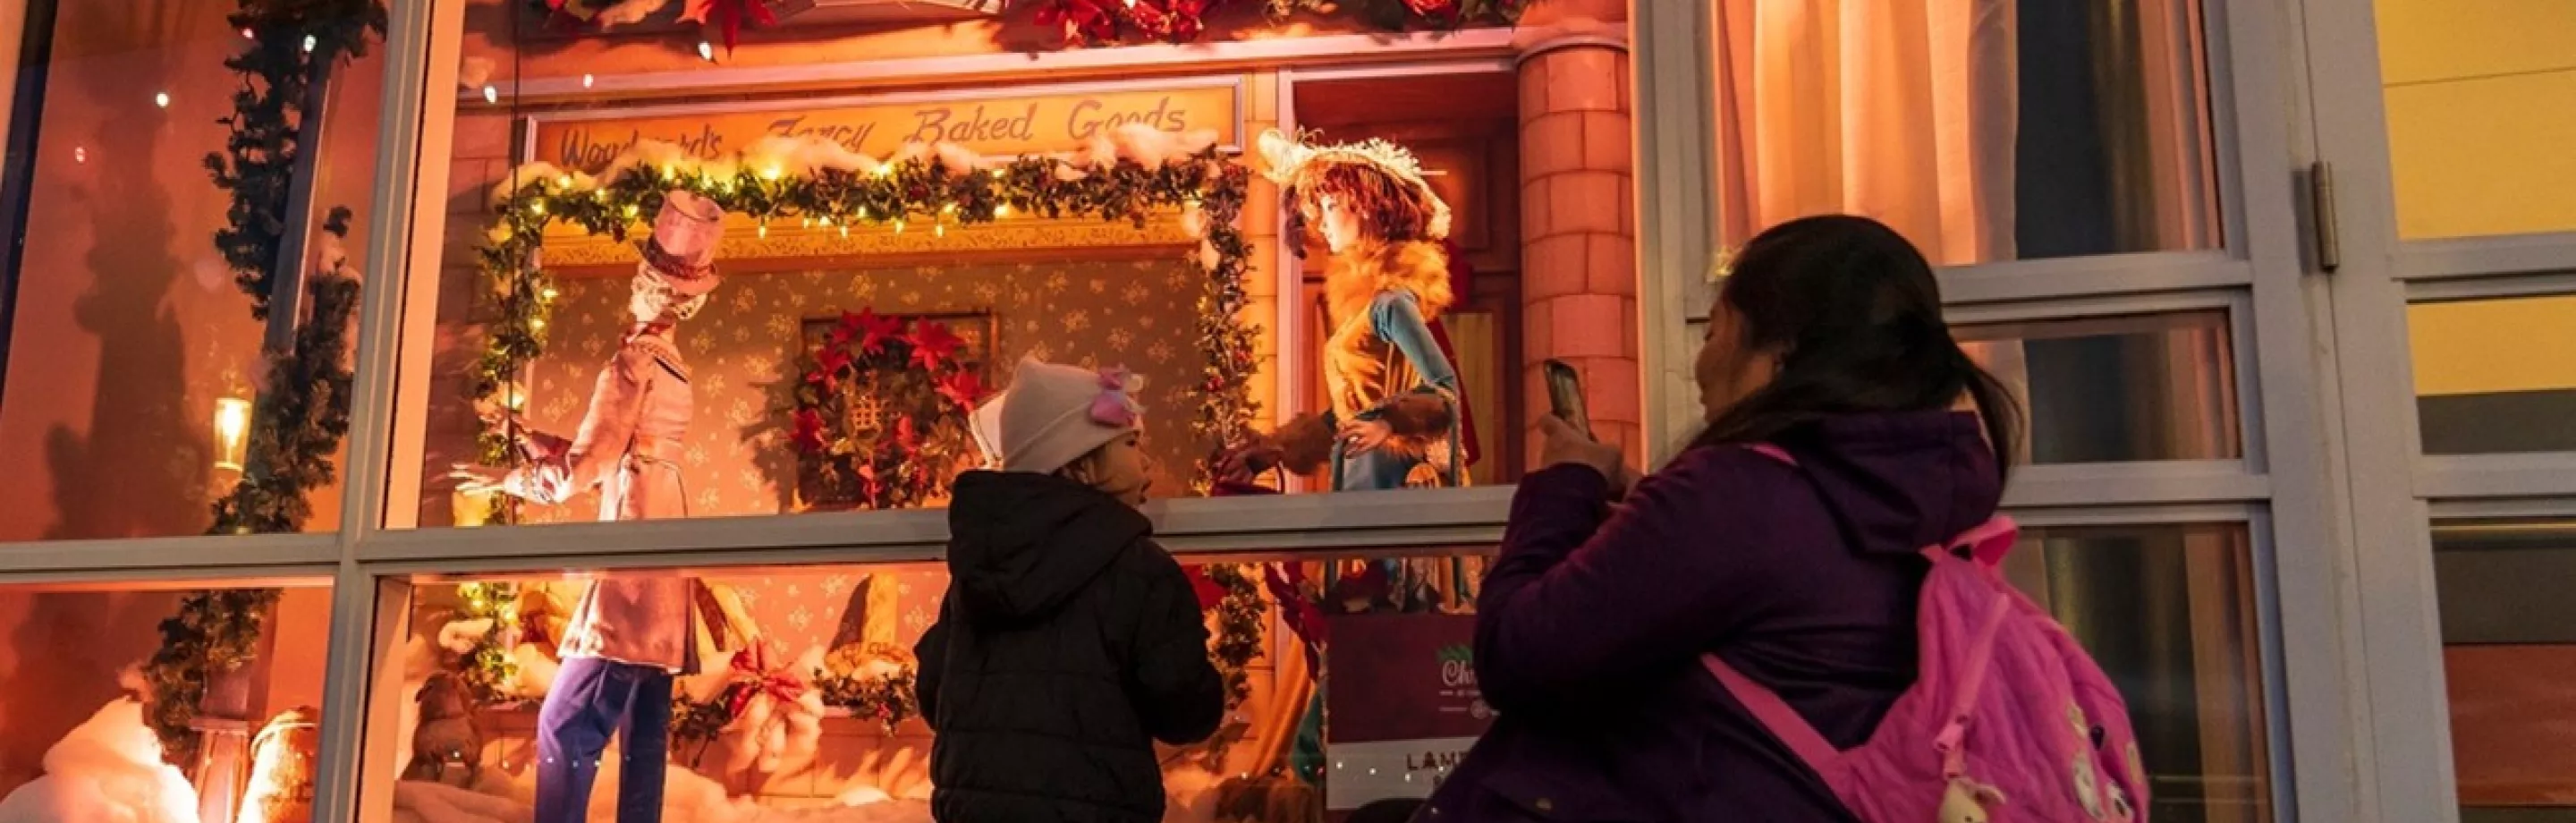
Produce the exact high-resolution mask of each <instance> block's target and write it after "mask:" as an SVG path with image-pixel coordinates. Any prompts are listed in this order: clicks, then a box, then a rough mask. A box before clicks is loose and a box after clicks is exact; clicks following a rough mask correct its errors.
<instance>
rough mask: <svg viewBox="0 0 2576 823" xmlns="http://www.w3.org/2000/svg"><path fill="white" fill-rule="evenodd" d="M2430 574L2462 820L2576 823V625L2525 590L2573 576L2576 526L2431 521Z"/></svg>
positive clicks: (2558, 602)
mask: <svg viewBox="0 0 2576 823" xmlns="http://www.w3.org/2000/svg"><path fill="white" fill-rule="evenodd" d="M2433 572H2434V578H2433V579H2434V585H2435V589H2436V592H2437V593H2438V595H2439V597H2440V598H2441V610H2442V665H2443V673H2444V675H2445V676H2446V677H2447V678H2448V679H2449V680H2450V693H2451V694H2450V697H2451V764H2452V770H2453V772H2454V773H2455V774H2456V776H2457V778H2458V780H2459V792H2460V819H2461V820H2463V821H2474V822H2475V823H2547V822H2552V821H2565V820H2576V781H2571V780H2570V778H2569V775H2576V763H2571V762H2569V752H2571V751H2576V745H2571V743H2576V741H2571V740H2570V739H2569V734H2568V731H2567V730H2568V726H2567V724H2566V722H2565V720H2564V719H2565V718H2567V717H2569V716H2571V714H2576V702H2571V701H2570V700H2569V698H2568V693H2567V686H2566V684H2567V682H2568V677H2569V676H2570V674H2571V673H2572V672H2576V632H2570V630H2569V627H2570V626H2576V622H2570V620H2569V619H2568V618H2569V617H2570V615H2569V614H2568V606H2567V602H2566V601H2567V598H2564V597H2559V596H2556V593H2555V592H2554V591H2553V590H2554V588H2555V587H2554V586H2549V585H2533V583H2534V581H2556V580H2565V579H2567V578H2568V575H2570V574H2576V523H2569V522H2565V521H2453V522H2444V523H2437V524H2435V525H2434V527H2433Z"/></svg>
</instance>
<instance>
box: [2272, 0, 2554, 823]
mask: <svg viewBox="0 0 2576 823" xmlns="http://www.w3.org/2000/svg"><path fill="white" fill-rule="evenodd" d="M2301 5H2302V9H2301V10H2302V12H2303V15H2304V28H2305V33H2306V38H2305V44H2306V50H2307V65H2306V71H2307V73H2308V78H2309V82H2310V86H2311V90H2310V97H2311V100H2310V102H2311V105H2310V111H2311V114H2312V116H2313V121H2312V125H2313V131H2314V138H2313V145H2314V151H2315V155H2316V156H2317V157H2318V158H2319V159H2322V160H2325V161H2327V162H2329V163H2330V164H2331V165H2332V169H2333V181H2334V198H2333V208H2334V213H2335V216H2336V218H2337V220H2336V223H2337V234H2338V235H2339V236H2340V239H2341V243H2340V250H2341V258H2342V264H2343V265H2342V267H2341V269H2340V270H2339V271H2338V272H2336V273H2335V274H2334V275H2333V276H2332V281H2333V288H2332V299H2331V300H2330V301H2329V303H2328V304H2327V305H2325V306H2323V307H2321V308H2322V309H2324V310H2325V311H2327V312H2328V313H2330V315H2331V318H2332V324H2333V337H2334V345H2333V347H2332V349H2331V351H2332V353H2333V357H2334V361H2335V363H2336V364H2337V365H2338V366H2339V370H2340V372H2341V375H2342V377H2343V387H2342V393H2341V398H2340V404H2339V407H2340V408H2339V413H2340V415H2341V419H2342V425H2343V428H2344V431H2345V437H2344V438H2343V443H2344V445H2345V449H2344V458H2343V459H2344V460H2345V461H2346V465H2347V466H2348V467H2349V468H2348V471H2347V472H2346V476H2347V477H2348V479H2349V494H2350V495H2351V507H2350V508H2351V525H2352V530H2353V533H2354V534H2355V535H2358V536H2359V537H2358V540H2357V541H2356V545H2355V551H2354V555H2355V564H2354V567H2353V573H2354V575H2355V578H2356V585H2357V586H2358V589H2359V591H2360V592H2362V593H2363V594H2362V599H2361V603H2362V604H2363V609H2362V611H2361V615H2360V616H2361V620H2360V624H2359V634H2358V636H2357V638H2356V640H2357V647H2358V648H2359V649H2362V650H2364V651H2365V652H2366V654H2365V655H2364V661H2363V662H2364V677H2365V683H2366V685H2365V689H2366V692H2367V700H2368V706H2369V708H2370V710H2371V711H2370V714H2371V716H2372V718H2373V719H2372V722H2371V725H2370V727H2369V734H2368V736H2366V737H2363V738H2361V741H2360V742H2362V743H2365V744H2366V745H2367V746H2368V750H2369V751H2367V752H2364V753H2363V769H2362V772H2361V773H2362V775H2363V777H2364V778H2366V780H2365V783H2364V785H2366V786H2368V787H2370V788H2371V789H2372V790H2373V792H2374V794H2375V803H2376V805H2377V806H2378V809H2379V818H2378V819H2381V820H2388V821H2432V822H2434V823H2450V821H2457V820H2458V819H2459V794H2458V788H2457V782H2456V781H2457V777H2456V775H2455V774H2454V772H2453V766H2452V758H2451V756H2450V751H2451V748H2450V742H2451V738H2450V701H2449V695H2448V689H2447V683H2446V681H2445V679H2444V674H2443V658H2442V634H2441V625H2440V612H2439V602H2438V597H2437V593H2436V589H2435V585H2434V584H2435V580H2434V576H2433V551H2432V550H2433V545H2432V535H2431V525H2432V518H2433V517H2435V516H2442V517H2461V516H2514V517H2522V516H2553V513H2554V516H2565V514H2566V513H2567V512H2570V511H2576V505H2571V501H2570V500H2569V498H2576V482H2570V481H2569V480H2568V478H2571V477H2576V454H2567V453H2559V454H2518V455H2496V456H2474V457H2432V458H2427V457H2425V456H2424V455H2423V454H2422V449H2421V443H2422V440H2421V436H2420V434H2419V432H2420V429H2419V421H2418V419H2417V414H2416V405H2415V403H2416V396H2415V390H2414V386H2415V383H2414V376H2413V365H2414V362H2413V357H2412V356H2411V351H2410V346H2409V342H2408V337H2407V326H2406V306H2407V303H2408V302H2409V301H2410V300H2428V299H2461V298H2469V297H2506V296H2516V295H2524V294H2541V293H2570V292H2576V280H2571V278H2570V277H2569V276H2568V275H2566V274H2563V272H2569V271H2576V232H2562V233H2555V234H2540V235H2519V236H2502V237H2489V238H2462V239H2445V240H2422V241H2407V240H2404V239H2402V238H2401V237H2400V235H2399V234H2398V224H2397V213H2396V193H2395V186H2394V174H2393V169H2392V167H2391V157H2392V155H2391V152H2390V147H2389V137H2388V119H2387V107H2386V105H2385V98H2384V96H2383V95H2384V91H2383V88H2382V79H2381V75H2380V64H2379V63H2380V61H2379V48H2378V44H2379V36H2378V26H2377V20H2376V14H2375V12H2376V8H2375V6H2374V4H2373V2H2372V0H2302V3H2301ZM2553 273H2559V274H2553ZM2552 497H2555V498H2558V499H2556V500H2552V499H2549V498H2552ZM2372 752H2375V753H2376V756H2375V757H2374V756H2372V754H2371V753H2372Z"/></svg>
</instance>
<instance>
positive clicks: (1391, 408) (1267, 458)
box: [1226, 131, 1467, 491]
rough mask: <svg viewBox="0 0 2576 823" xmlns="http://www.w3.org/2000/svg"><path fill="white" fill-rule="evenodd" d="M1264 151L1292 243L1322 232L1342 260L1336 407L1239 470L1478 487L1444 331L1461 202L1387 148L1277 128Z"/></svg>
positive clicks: (1331, 336) (1389, 484)
mask: <svg viewBox="0 0 2576 823" xmlns="http://www.w3.org/2000/svg"><path fill="white" fill-rule="evenodd" d="M1260 148H1261V153H1262V156H1263V158H1264V159H1265V160H1267V161H1268V166H1269V168H1268V170H1267V174H1268V175H1269V177H1270V178H1271V179H1272V180H1274V181H1277V182H1278V183H1279V185H1280V188H1281V190H1282V195H1283V197H1284V198H1285V200H1286V204H1285V205H1286V208H1287V211H1288V214H1289V215H1290V217H1289V229H1290V236H1292V237H1302V236H1304V234H1305V231H1306V228H1307V227H1308V226H1312V227H1314V228H1316V229H1317V230H1319V231H1320V232H1321V233H1322V234H1323V236H1324V242H1325V245H1326V246H1327V247H1329V248H1330V249H1331V250H1332V255H1333V259H1332V262H1331V264H1330V265H1329V267H1327V269H1326V274H1325V277H1324V292H1325V310H1326V315H1327V316H1326V323H1327V329H1328V330H1327V332H1326V337H1325V342H1324V348H1323V362H1322V366H1323V371H1324V386H1325V392H1326V394H1327V395H1329V397H1328V400H1330V402H1331V405H1330V407H1329V409H1328V410H1327V411H1326V412H1325V413H1324V414H1322V415H1311V416H1305V417H1300V418H1298V419H1295V420H1291V421H1289V423H1288V424H1287V425H1284V426H1281V427H1280V429H1279V431H1278V433H1276V434H1274V435H1272V436H1271V437H1268V438H1265V439H1263V440H1262V441H1260V442H1256V443H1254V444H1251V445H1250V446H1248V447H1246V448H1244V449H1242V450H1241V451H1239V452H1238V453H1237V454H1236V455H1235V457H1234V458H1233V459H1230V460H1228V461H1227V463H1228V465H1227V467H1226V468H1227V469H1229V470H1230V473H1232V474H1235V475H1238V476H1240V475H1245V474H1257V473H1259V472H1261V471H1264V470H1267V468H1268V467H1270V466H1273V465H1282V466H1285V467H1286V468H1287V469H1288V470H1289V471H1293V472H1297V473H1299V474H1305V473H1308V472H1312V471H1315V470H1317V469H1319V468H1323V467H1325V466H1326V465H1327V464H1329V465H1330V468H1331V477H1332V485H1333V488H1334V489H1335V490H1337V491H1367V490H1377V489H1395V488H1407V487H1422V486H1460V485H1465V484H1466V482H1467V474H1466V451H1465V442H1464V440H1463V435H1462V432H1461V429H1460V422H1461V420H1462V419H1463V417H1464V406H1463V403H1464V401H1463V399H1462V397H1461V395H1460V392H1459V387H1458V372H1457V369H1456V367H1455V366H1454V365H1453V364H1452V363H1451V362H1450V359H1449V356H1448V354H1447V353H1446V352H1445V351H1443V350H1442V348H1441V346H1440V344H1439V341H1438V339H1437V338H1436V336H1435V335H1434V333H1433V331H1432V323H1433V322H1434V321H1435V320H1436V319H1437V318H1438V317H1439V316H1440V314H1441V312H1443V311H1446V310H1448V308H1449V307H1450V306H1451V305H1452V304H1454V303H1455V302H1456V300H1457V295H1456V294H1454V293H1453V292H1452V290H1451V286H1450V274H1449V253H1448V251H1447V250H1446V248H1444V247H1443V245H1442V243H1441V241H1442V240H1444V239H1445V238H1447V237H1448V236H1449V205H1448V204H1447V203H1444V202H1442V201H1441V199H1440V197H1439V195H1437V194H1434V193H1432V191H1431V186H1430V184H1428V183H1426V182H1424V180H1423V179H1422V169H1421V167H1420V165H1419V164H1418V163H1416V162H1415V160H1414V158H1413V154H1412V153H1411V152H1408V151H1405V150H1404V149H1403V148H1401V147H1398V146H1396V145H1394V144H1391V143H1387V142H1385V141H1382V140H1371V141H1368V142H1364V143H1356V144H1348V145H1337V146H1317V145H1312V144H1308V143H1305V142H1302V141H1298V140H1292V139H1290V138H1288V137H1286V136H1284V135H1281V134H1280V133H1278V132H1275V131H1274V132H1269V133H1266V134H1263V135H1262V136H1261V145H1260ZM1300 248H1302V246H1300Z"/></svg>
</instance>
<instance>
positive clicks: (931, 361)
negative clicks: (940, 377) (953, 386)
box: [912, 323, 966, 372]
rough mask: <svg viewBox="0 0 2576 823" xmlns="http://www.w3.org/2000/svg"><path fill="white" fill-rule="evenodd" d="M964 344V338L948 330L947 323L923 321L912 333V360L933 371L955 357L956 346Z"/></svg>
mask: <svg viewBox="0 0 2576 823" xmlns="http://www.w3.org/2000/svg"><path fill="white" fill-rule="evenodd" d="M964 345H966V340H965V339H964V338H961V337H958V336H957V335H954V334H950V333H949V332H948V324H946V323H923V324H921V330H920V331H917V332H914V333H913V335H912V362H913V363H915V364H917V365H919V366H921V367H922V368H924V369H928V370H930V371H934V372H935V371H938V370H939V367H940V366H943V365H946V364H947V363H948V361H949V360H950V359H953V358H955V357H956V356H957V349H958V347H960V346H964Z"/></svg>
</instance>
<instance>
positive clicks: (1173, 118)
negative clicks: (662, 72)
mask: <svg viewBox="0 0 2576 823" xmlns="http://www.w3.org/2000/svg"><path fill="white" fill-rule="evenodd" d="M1236 90H1237V89H1236V86H1234V85H1232V84H1227V85H1221V86H1201V87H1194V88H1179V89H1158V90H1143V91H1104V92H1085V93H1060V94H1046V95H1025V96H1008V97H989V98H980V99H939V100H922V101H911V102H884V101H860V102H854V103H848V104H843V105H824V106H814V107H801V108H793V109H761V110H747V109H741V108H716V107H711V108H709V109H705V110H700V111H693V112H676V113H674V112H670V110H667V109H665V110H660V111H646V112H637V113H635V114H634V115H633V116H626V117H610V118H587V117H585V118H584V119H540V120H538V121H537V123H536V124H535V134H534V135H533V136H532V137H533V140H532V141H531V142H532V143H533V144H534V145H533V146H532V148H533V149H534V151H535V153H534V156H533V157H532V158H531V159H535V160H543V161H546V162H550V163H554V164H556V165H558V166H562V167H564V168H567V169H579V170H582V171H593V172H595V171H598V170H600V169H601V168H603V167H605V166H607V165H608V163H609V161H610V160H611V159H614V158H615V157H616V156H617V155H618V153H620V152H623V151H625V150H626V149H627V147H629V146H633V145H635V144H636V143H637V142H638V141H642V140H660V141H664V142H669V143H676V144H678V145H679V146H680V147H681V148H682V149H683V150H686V151H688V152H690V153H692V154H694V155H696V156H697V157H698V158H699V159H701V160H721V159H724V158H727V157H731V156H733V155H734V154H735V153H737V152H741V151H743V150H744V149H746V148H749V147H750V146H751V144H753V143H757V142H760V140H761V139H762V138H766V137H772V136H783V137H798V136H804V135H816V136H821V137H826V138H830V139H831V140H833V141H835V142H838V143H840V144H841V145H842V146H844V147H846V148H848V149H849V150H851V151H854V152H858V153H860V154H864V155H867V156H869V157H883V156H885V155H887V154H890V153H892V152H893V151H894V150H895V149H896V148H898V147H901V146H902V145H903V144H904V143H905V142H907V141H913V140H918V141H922V142H925V143H935V142H946V143H955V144H958V145H961V146H964V147H966V148H969V149H973V150H975V151H977V152H981V153H984V154H1024V153H1030V152H1044V151H1062V150H1067V149H1072V148H1076V147H1079V146H1082V145H1084V144H1086V143H1089V142H1090V141H1091V140H1092V139H1093V138H1095V137H1100V136H1105V135H1107V134H1109V133H1110V132H1111V131H1114V130H1116V129H1118V128H1119V127H1121V126H1125V125H1127V124H1130V123H1143V124H1145V125H1149V126H1153V127H1155V128H1158V129H1162V130H1164V131H1170V132H1184V131H1190V130H1194V129H1214V130H1216V133H1217V142H1219V143H1220V144H1224V145H1239V144H1240V142H1241V141H1240V137H1241V135H1240V134H1238V131H1239V124H1240V122H1241V120H1242V116H1241V112H1240V111H1239V110H1238V107H1237V104H1238V101H1237V95H1236Z"/></svg>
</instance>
